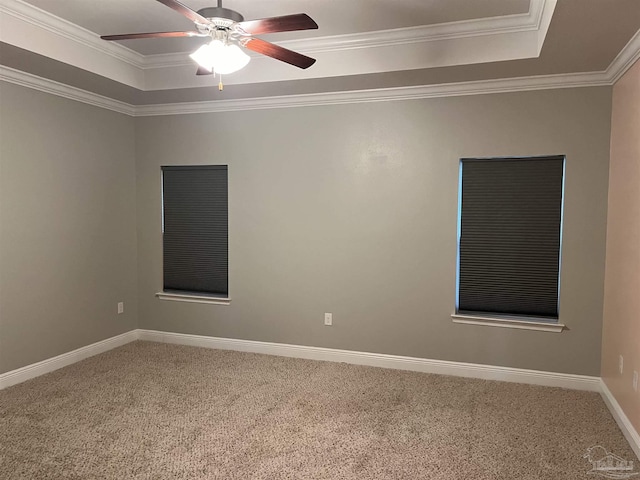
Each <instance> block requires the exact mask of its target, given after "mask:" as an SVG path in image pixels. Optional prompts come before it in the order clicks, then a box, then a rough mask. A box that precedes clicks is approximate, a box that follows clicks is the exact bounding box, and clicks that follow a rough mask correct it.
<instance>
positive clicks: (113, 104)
mask: <svg viewBox="0 0 640 480" xmlns="http://www.w3.org/2000/svg"><path fill="white" fill-rule="evenodd" d="M0 80H2V81H5V82H9V83H13V84H16V85H21V86H23V87H27V88H32V89H34V90H39V91H41V92H46V93H51V94H53V95H58V96H61V97H64V98H69V99H71V100H76V101H79V102H82V103H87V104H89V105H94V106H97V107H101V108H105V109H108V110H113V111H115V112H119V113H124V114H125V115H130V116H135V117H146V116H159V115H187V114H196V113H219V112H231V111H240V110H264V109H274V108H293V107H310V106H322V105H342V104H350V103H371V102H388V101H399V100H416V99H427V98H440V97H455V96H465V95H483V94H491V93H511V92H522V91H532V90H551V89H559V88H578V87H599V86H610V85H611V84H612V83H611V80H610V79H609V77H608V75H607V74H606V72H591V73H574V74H561V75H541V76H532V77H518V78H507V79H496V80H481V81H473V82H459V83H445V84H440V85H422V86H411V87H395V88H378V89H370V90H354V91H345V92H327V93H311V94H303V95H286V96H273V97H260V98H246V99H237V100H217V101H211V102H193V103H169V104H157V105H138V106H136V105H131V104H128V103H125V102H120V101H118V100H114V99H111V98H108V97H104V96H102V95H98V94H96V93H92V92H88V91H86V90H82V89H80V88H76V87H71V86H69V85H65V84H62V83H59V82H56V81H54V80H49V79H45V78H42V77H38V76H36V75H32V74H30V73H25V72H22V71H19V70H15V69H12V68H8V67H3V66H0Z"/></svg>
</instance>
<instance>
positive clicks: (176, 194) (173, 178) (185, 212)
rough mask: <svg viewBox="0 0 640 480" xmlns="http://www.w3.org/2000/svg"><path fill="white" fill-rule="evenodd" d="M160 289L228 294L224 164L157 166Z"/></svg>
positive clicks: (226, 209) (226, 201)
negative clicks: (159, 181)
mask: <svg viewBox="0 0 640 480" xmlns="http://www.w3.org/2000/svg"><path fill="white" fill-rule="evenodd" d="M162 193H163V198H162V204H163V257H164V290H165V291H182V292H192V293H199V294H211V295H216V296H225V297H226V296H227V295H228V292H229V288H228V270H229V258H228V257H229V254H228V252H229V246H228V244H229V241H228V193H227V166H226V165H206V166H170V167H169V166H167V167H162Z"/></svg>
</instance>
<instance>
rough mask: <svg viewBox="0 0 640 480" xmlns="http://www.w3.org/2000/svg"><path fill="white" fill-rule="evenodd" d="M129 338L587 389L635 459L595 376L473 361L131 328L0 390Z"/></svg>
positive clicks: (3, 379)
mask: <svg viewBox="0 0 640 480" xmlns="http://www.w3.org/2000/svg"><path fill="white" fill-rule="evenodd" d="M134 340H146V341H151V342H162V343H172V344H177V345H190V346H194V347H205V348H214V349H218V350H234V351H239V352H251V353H263V354H267V355H277V356H282V357H294V358H305V359H309V360H323V361H329V362H344V363H351V364H354V365H368V366H372V367H382V368H391V369H396V370H410V371H413V372H423V373H434V374H439V375H453V376H458V377H468V378H480V379H485V380H498V381H503V382H516V383H526V384H530V385H542V386H547V387H561V388H569V389H572V390H588V391H594V392H600V394H601V395H602V398H603V399H604V402H605V404H606V405H607V407H608V408H609V410H610V411H611V414H612V415H613V418H614V419H615V420H616V422H617V423H618V426H619V427H620V429H621V430H622V433H623V434H624V436H625V438H626V439H627V440H628V442H629V444H630V445H631V448H632V449H633V451H634V452H635V453H636V455H637V456H638V458H640V435H639V434H638V432H637V431H636V430H635V428H634V427H633V425H632V424H631V422H630V421H629V419H628V418H627V416H626V415H625V413H624V412H623V411H622V408H621V407H620V405H619V404H618V402H617V401H616V399H615V398H614V396H613V394H612V393H611V392H610V391H609V389H608V388H607V386H606V384H605V383H604V381H603V380H602V379H601V378H600V377H590V376H586V375H573V374H569V373H555V372H543V371H538V370H526V369H521V368H511V367H498V366H493V365H480V364H475V363H462V362H450V361H446V360H431V359H427V358H415V357H403V356H398V355H386V354H382V353H369V352H356V351H352V350H337V349H333V348H323V347H309V346H303V345H289V344H285V343H271V342H258V341H254V340H237V339H233V338H220V337H207V336H202V335H188V334H184V333H171V332H160V331H156V330H141V329H138V330H131V331H129V332H126V333H123V334H121V335H117V336H115V337H111V338H107V339H106V340H102V341H100V342H96V343H93V344H91V345H87V346H86V347H81V348H78V349H76V350H73V351H71V352H67V353H63V354H62V355H58V356H57V357H53V358H49V359H47V360H43V361H41V362H38V363H34V364H32V365H27V366H26V367H22V368H18V369H17V370H12V371H10V372H7V373H3V374H0V390H1V389H3V388H6V387H10V386H11V385H15V384H17V383H21V382H24V381H26V380H29V379H31V378H34V377H37V376H40V375H44V374H45V373H49V372H53V371H54V370H57V369H59V368H62V367H66V366H67V365H71V364H73V363H76V362H79V361H80V360H84V359H85V358H88V357H92V356H94V355H97V354H99V353H103V352H106V351H108V350H111V349H114V348H116V347H120V346H122V345H125V344H127V343H129V342H133V341H134Z"/></svg>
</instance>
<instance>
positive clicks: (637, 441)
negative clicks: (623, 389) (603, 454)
mask: <svg viewBox="0 0 640 480" xmlns="http://www.w3.org/2000/svg"><path fill="white" fill-rule="evenodd" d="M600 395H602V399H603V400H604V403H606V404H607V408H609V411H610V412H611V415H613V418H614V419H615V420H616V423H617V424H618V426H619V427H620V430H622V433H623V434H624V437H625V438H626V439H627V441H628V442H629V445H631V448H632V449H633V451H634V452H635V454H636V456H637V457H638V458H639V459H640V435H639V434H638V432H637V431H636V429H635V428H634V427H633V425H632V424H631V421H630V420H629V418H627V416H626V415H625V413H624V412H623V411H622V408H621V407H620V404H619V403H618V401H617V400H616V398H615V397H614V396H613V394H612V393H611V390H609V387H607V384H606V383H604V380H602V379H600Z"/></svg>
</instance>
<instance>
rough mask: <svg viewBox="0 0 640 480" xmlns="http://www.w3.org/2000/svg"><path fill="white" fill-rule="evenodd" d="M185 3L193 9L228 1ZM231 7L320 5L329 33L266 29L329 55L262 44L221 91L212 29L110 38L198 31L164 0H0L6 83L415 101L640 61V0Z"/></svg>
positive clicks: (205, 97) (277, 11)
mask: <svg viewBox="0 0 640 480" xmlns="http://www.w3.org/2000/svg"><path fill="white" fill-rule="evenodd" d="M181 1H182V2H183V3H185V4H186V5H187V6H188V7H190V8H193V9H200V8H203V7H210V6H212V5H214V4H215V2H216V0H181ZM224 6H225V7H227V8H231V9H234V10H237V11H239V12H241V13H242V14H243V15H244V16H245V18H246V19H255V18H265V17H270V16H279V15H287V14H292V13H307V14H308V15H310V16H311V17H312V18H313V19H314V20H316V22H317V23H318V25H319V29H318V30H312V31H304V32H288V33H280V34H273V35H265V36H264V38H265V40H269V41H272V42H274V43H277V44H279V45H281V46H283V47H286V48H289V49H292V50H295V51H299V52H300V53H303V54H305V55H308V56H311V57H313V58H316V59H317V62H316V63H315V64H314V65H313V66H312V67H311V68H309V69H307V70H301V69H298V68H295V67H292V66H290V65H288V64H286V63H283V62H279V61H277V60H274V59H272V58H269V57H266V56H263V55H258V54H253V53H252V54H251V55H252V60H251V62H250V64H249V65H248V66H247V67H246V68H245V69H243V70H241V71H239V72H237V73H234V74H232V75H227V76H225V78H224V83H225V85H227V86H228V87H229V88H225V89H224V92H218V91H217V88H216V86H217V83H218V81H217V79H215V78H212V76H204V77H203V76H196V75H195V74H194V73H195V64H194V63H193V61H192V60H191V59H190V58H189V57H188V53H190V52H192V51H194V50H195V49H196V48H197V47H198V46H199V44H201V43H202V42H203V39H201V38H196V39H194V38H191V39H179V38H174V39H171V38H169V39H149V40H138V41H127V42H106V41H104V40H101V39H100V35H107V34H119V33H140V32H145V31H171V30H192V29H193V24H192V23H191V22H190V21H189V20H188V19H186V18H184V17H183V16H181V15H180V14H178V13H177V12H175V11H173V10H172V9H170V8H168V7H166V6H165V5H163V4H161V3H159V2H158V1H156V0H0V80H7V81H13V82H15V83H21V82H22V83H24V84H33V85H47V87H46V88H49V87H50V84H47V83H46V80H53V81H54V82H56V84H57V85H58V86H57V87H55V88H58V89H62V90H61V91H64V92H66V93H65V95H66V94H69V95H75V96H76V97H77V96H79V97H81V98H84V97H86V95H85V94H84V93H82V92H91V93H95V94H98V95H99V96H101V97H102V98H107V99H114V100H116V101H121V102H125V103H126V104H128V105H143V106H144V105H150V106H152V105H160V104H183V103H189V104H191V105H195V104H196V103H197V102H212V101H213V102H218V101H219V100H220V101H222V103H224V102H225V101H231V100H234V99H251V98H263V99H264V98H270V97H273V101H275V102H281V101H282V100H279V99H278V98H276V97H279V98H280V99H282V98H284V97H285V96H287V97H289V96H296V95H297V96H300V95H302V96H304V95H311V96H312V97H310V98H311V101H315V100H314V99H315V98H316V97H313V95H325V96H327V95H328V96H329V97H331V98H333V97H335V98H337V99H338V100H337V101H342V96H341V95H342V93H341V92H343V93H345V94H348V95H351V93H350V92H361V93H358V94H357V95H356V97H358V98H360V96H361V95H364V96H365V97H366V98H369V97H371V98H378V97H380V96H381V95H382V96H384V95H386V93H384V94H381V93H380V91H382V90H384V91H385V92H387V90H385V89H391V90H393V89H400V90H398V92H396V91H395V90H393V91H392V93H389V94H390V95H392V96H393V95H396V96H397V95H400V96H401V97H402V98H404V97H403V95H408V97H407V98H409V97H411V96H412V95H414V94H415V92H414V90H413V89H418V90H419V91H420V92H421V93H419V95H423V94H424V95H431V94H432V93H431V92H432V91H433V92H436V93H435V94H438V95H441V94H444V95H448V94H451V92H478V91H482V92H485V91H495V89H505V88H506V89H507V90H508V89H509V88H514V89H527V88H531V87H535V88H558V86H576V85H610V84H611V83H612V82H613V81H615V78H617V75H619V74H620V72H623V71H624V70H625V68H627V67H628V65H630V64H632V63H633V62H634V61H635V60H636V59H638V58H640V0H384V1H383V0H346V1H345V0H340V1H338V0H270V1H268V2H267V1H264V0H226V1H224ZM23 74H24V75H23ZM30 76H31V77H30ZM39 79H45V80H42V81H41V80H39ZM43 81H44V82H45V83H44V84H43V83H42V82H43ZM64 86H69V87H71V88H76V89H80V92H79V93H78V92H76V93H73V94H71V93H69V92H70V91H69V90H68V89H67V90H65V89H64ZM405 88H407V89H408V90H407V92H409V93H407V92H405V91H404V90H403V89H405ZM376 89H378V90H377V92H378V93H375V92H376ZM381 89H382V90H381ZM391 90H389V91H391ZM423 90H424V91H423ZM366 92H374V93H371V95H369V94H368V93H366ZM393 92H395V93H393ZM403 92H404V93H403ZM425 92H426V93H425ZM359 95H360V96H359ZM74 98H75V97H74ZM394 98H395V97H394ZM96 101H98V102H99V103H100V102H102V103H104V101H103V100H96ZM127 108H129V107H126V108H125V110H126V109H127ZM220 108H222V107H220ZM225 108H226V107H225Z"/></svg>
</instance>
